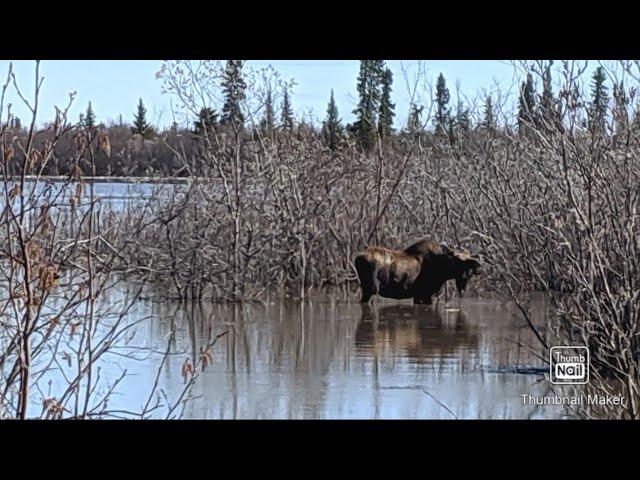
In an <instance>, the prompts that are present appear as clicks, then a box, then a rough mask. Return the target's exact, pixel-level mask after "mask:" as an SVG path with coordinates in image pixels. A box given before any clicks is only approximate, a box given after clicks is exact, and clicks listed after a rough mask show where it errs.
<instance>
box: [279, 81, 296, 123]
mask: <svg viewBox="0 0 640 480" xmlns="http://www.w3.org/2000/svg"><path fill="white" fill-rule="evenodd" d="M280 125H281V126H282V129H283V130H285V131H288V132H290V131H292V130H293V109H292V108H291V101H290V99H289V89H288V88H285V89H284V98H283V100H282V112H281V113H280Z"/></svg>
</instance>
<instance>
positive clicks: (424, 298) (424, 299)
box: [413, 294, 432, 305]
mask: <svg viewBox="0 0 640 480" xmlns="http://www.w3.org/2000/svg"><path fill="white" fill-rule="evenodd" d="M413 304H414V305H431V304H432V298H431V294H428V295H420V296H416V297H413Z"/></svg>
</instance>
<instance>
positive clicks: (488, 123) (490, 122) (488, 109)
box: [482, 95, 496, 130]
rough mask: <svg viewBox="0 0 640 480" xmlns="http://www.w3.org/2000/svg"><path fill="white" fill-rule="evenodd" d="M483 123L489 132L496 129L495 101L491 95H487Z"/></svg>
mask: <svg viewBox="0 0 640 480" xmlns="http://www.w3.org/2000/svg"><path fill="white" fill-rule="evenodd" d="M482 123H483V125H484V126H485V127H486V128H488V129H489V130H494V129H495V128H496V116H495V113H494V111H493V101H492V100H491V95H487V98H486V100H485V102H484V121H483V122H482Z"/></svg>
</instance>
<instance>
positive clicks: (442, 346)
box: [355, 304, 479, 363]
mask: <svg viewBox="0 0 640 480" xmlns="http://www.w3.org/2000/svg"><path fill="white" fill-rule="evenodd" d="M361 307H362V317H361V320H360V323H359V324H358V327H357V330H356V335H355V347H356V352H360V353H361V352H363V351H373V350H378V351H382V350H384V349H386V348H390V349H391V353H392V354H393V356H394V357H397V356H402V357H405V358H409V359H411V360H412V361H414V362H416V363H422V362H428V361H429V360H432V359H434V358H448V357H453V356H461V354H462V353H463V352H464V354H466V355H468V354H476V353H477V350H478V344H479V340H478V333H477V331H476V328H474V327H473V326H471V325H470V324H469V323H468V322H467V318H466V316H465V314H464V313H462V311H460V310H456V311H447V310H444V311H443V312H442V313H441V312H440V311H438V310H436V309H432V308H431V307H428V306H423V305H402V304H398V305H385V306H382V307H375V306H371V305H369V304H362V305H361Z"/></svg>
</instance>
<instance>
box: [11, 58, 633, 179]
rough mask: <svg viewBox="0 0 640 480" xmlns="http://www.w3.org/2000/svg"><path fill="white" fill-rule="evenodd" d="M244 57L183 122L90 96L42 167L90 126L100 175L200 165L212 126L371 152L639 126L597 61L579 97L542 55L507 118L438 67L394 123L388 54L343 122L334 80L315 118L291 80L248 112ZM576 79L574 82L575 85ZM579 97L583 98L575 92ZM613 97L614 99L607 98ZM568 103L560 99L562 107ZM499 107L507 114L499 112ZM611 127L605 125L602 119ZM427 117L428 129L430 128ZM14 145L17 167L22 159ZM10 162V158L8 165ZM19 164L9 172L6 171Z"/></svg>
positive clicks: (56, 164)
mask: <svg viewBox="0 0 640 480" xmlns="http://www.w3.org/2000/svg"><path fill="white" fill-rule="evenodd" d="M244 66H245V62H243V61H241V60H229V61H227V62H226V64H225V66H224V69H223V70H222V72H221V75H220V81H219V85H218V86H217V87H213V88H214V89H215V88H217V89H218V90H219V92H220V93H221V96H222V100H221V101H220V104H219V108H216V106H214V105H206V106H202V107H200V109H199V111H198V112H197V114H195V115H194V118H193V120H192V121H191V126H190V127H188V128H185V127H180V126H179V125H178V124H177V123H176V122H175V121H174V122H173V124H172V125H171V126H170V127H169V128H165V129H163V130H159V129H157V128H155V127H154V126H153V125H152V124H151V123H150V122H149V120H148V118H147V109H146V107H145V105H144V103H143V100H142V99H140V100H139V102H138V105H137V109H136V111H135V113H134V115H133V117H132V121H131V123H130V124H127V123H125V122H123V119H122V115H120V116H119V119H118V121H116V122H111V123H110V124H109V125H105V124H104V123H99V122H98V120H97V115H96V112H95V111H94V109H93V107H92V104H91V102H89V104H88V106H87V108H86V111H85V112H84V113H82V114H81V115H80V116H79V119H78V122H77V124H75V126H74V128H72V129H70V130H69V131H68V132H66V133H65V134H64V135H63V138H62V139H61V140H60V141H59V142H58V144H57V146H56V151H55V152H54V159H53V161H52V162H49V164H48V165H47V168H45V169H44V171H43V174H45V175H67V174H69V172H70V170H69V167H70V163H69V162H68V161H67V160H68V158H70V157H72V152H71V149H72V147H73V138H74V136H77V134H78V132H79V131H88V132H90V133H91V134H92V135H93V137H94V138H96V137H97V136H99V135H100V134H105V135H106V136H107V137H108V138H109V140H110V143H111V150H110V155H106V154H103V155H101V156H100V157H99V158H97V159H96V162H95V168H96V174H97V175H104V176H160V177H161V176H187V175H193V174H198V173H201V172H198V171H197V170H196V171H194V170H193V168H191V169H190V168H185V165H184V164H183V163H181V161H180V159H181V158H182V157H184V155H176V149H177V148H180V149H181V150H182V153H190V152H192V153H193V154H194V155H196V156H197V151H198V149H199V148H200V144H201V142H202V141H203V138H204V137H207V136H209V135H217V134H225V133H226V134H239V135H242V136H243V137H244V138H246V139H248V140H256V139H257V137H259V136H260V135H277V136H280V137H283V136H284V137H286V136H287V135H298V136H300V135H302V136H305V135H308V134H310V135H312V136H314V137H315V138H317V139H318V140H319V141H321V142H323V144H324V145H325V147H326V148H328V149H329V150H330V151H332V152H336V151H338V150H339V149H340V148H345V147H346V148H348V147H353V148H357V149H358V150H359V151H360V152H362V153H364V154H367V153H369V152H371V151H372V150H374V149H375V148H377V147H378V146H379V145H380V146H381V145H382V144H387V143H393V142H394V141H395V140H396V139H397V138H399V137H402V136H406V135H411V136H416V135H418V136H420V135H433V136H434V137H435V138H440V139H444V140H447V141H449V142H452V143H453V142H455V141H456V140H457V139H458V138H459V137H461V136H464V135H465V134H468V132H469V131H471V130H472V129H475V130H477V129H484V130H489V131H492V130H498V129H500V130H501V131H504V132H507V133H510V132H512V131H515V133H517V134H519V135H523V136H530V135H533V134H534V132H535V131H539V130H542V131H545V132H551V131H555V130H557V129H564V128H569V129H571V131H574V129H577V130H579V131H588V132H590V133H591V134H592V135H596V136H597V135H600V136H603V135H607V134H608V133H611V134H612V135H615V134H616V132H619V131H626V129H627V127H632V128H638V127H640V116H639V115H637V114H636V115H635V116H634V118H632V119H630V118H629V108H630V103H631V98H632V97H635V90H633V89H631V90H628V89H627V88H625V85H624V82H623V81H619V82H614V85H613V89H612V93H610V88H609V87H608V86H607V75H606V73H605V70H604V68H603V67H602V66H599V67H597V68H596V69H595V70H594V72H593V75H592V78H591V91H590V98H589V99H588V101H587V105H583V103H584V100H583V96H581V94H580V93H579V92H577V91H566V90H565V89H560V90H559V91H558V92H554V91H553V79H552V66H553V61H549V62H546V64H545V65H544V67H543V71H542V72H541V74H540V75H539V77H540V78H541V80H542V81H541V83H542V88H541V91H540V92H538V91H537V90H536V85H535V82H534V77H533V74H532V72H531V71H529V72H527V73H526V77H525V78H524V80H523V81H522V82H521V84H520V86H519V92H518V104H517V112H515V118H514V121H513V122H509V121H508V116H507V115H505V114H504V112H497V107H496V103H495V98H494V97H493V96H492V95H491V94H488V95H486V96H485V97H484V98H483V99H482V105H481V107H480V108H477V109H476V110H477V112H479V113H476V115H474V117H475V121H474V118H472V115H471V105H469V104H468V103H465V102H463V101H462V100H460V99H458V101H457V104H456V105H452V95H451V92H450V89H449V87H448V85H447V81H446V79H445V77H444V75H443V74H442V73H440V74H439V75H438V76H437V79H436V81H435V88H434V90H433V95H432V98H429V99H428V101H430V102H431V104H430V105H429V108H428V109H427V108H426V107H427V105H425V104H420V103H419V102H414V101H412V102H411V105H410V106H409V114H408V118H407V121H406V123H405V125H404V126H403V127H402V128H400V129H396V128H394V119H395V117H396V113H395V109H396V105H395V104H394V103H393V102H392V93H393V88H394V85H393V83H394V78H393V73H392V71H391V69H390V68H388V67H387V65H386V63H385V61H384V60H362V61H360V69H359V73H358V77H357V79H356V91H357V95H358V101H357V105H356V108H355V109H354V110H353V112H352V113H353V114H354V116H355V119H354V121H353V122H352V123H350V124H345V123H344V122H343V120H342V119H341V117H340V112H339V110H338V107H337V104H336V101H335V95H334V91H333V89H332V90H331V91H330V95H329V100H328V104H327V109H326V115H325V118H324V120H323V121H322V123H321V124H320V125H314V124H313V123H312V122H309V121H305V120H304V119H296V118H295V116H294V113H293V105H292V96H291V91H290V90H291V89H290V87H288V86H286V85H285V86H284V87H282V88H281V90H282V91H281V92H280V93H281V95H280V96H281V100H280V102H279V103H280V105H279V109H278V108H276V101H275V97H276V94H277V92H276V90H277V86H272V85H267V87H266V89H265V91H264V93H263V94H262V97H261V99H260V103H261V105H260V109H259V110H260V112H259V118H258V119H257V120H256V118H255V115H252V116H251V118H250V119H249V118H247V108H246V106H245V102H246V99H247V90H248V88H249V86H248V84H247V80H246V79H245V75H244V72H243V69H244ZM574 88H575V87H574ZM578 98H580V102H579V101H578ZM611 100H613V102H612V101H611ZM562 105H564V107H562ZM583 106H585V107H586V109H585V110H586V113H587V117H586V118H583V119H581V120H580V121H578V120H577V119H576V118H575V117H576V116H575V115H574V114H573V113H574V112H575V111H578V110H580V109H581V108H582V107H583ZM426 110H428V111H429V112H431V111H432V112H433V115H429V116H430V117H432V118H427V119H425V118H423V117H424V114H425V111H426ZM500 113H502V115H503V121H502V122H500V121H499V117H500ZM609 118H610V119H611V122H610V125H611V128H607V125H608V119H609ZM429 124H431V125H432V127H433V128H432V129H431V128H429ZM4 128H7V129H8V130H10V131H12V133H13V134H14V135H16V138H21V137H23V136H26V134H27V131H26V128H25V126H24V125H23V124H22V123H21V121H20V118H18V117H15V116H12V117H10V118H9V120H8V122H6V125H4ZM49 129H50V126H45V128H44V129H43V130H42V131H41V132H39V135H37V137H36V142H40V143H42V144H43V143H45V142H46V141H48V140H49V138H48V137H49V136H50V135H49V134H48V130H49ZM20 161H21V160H20V158H19V155H16V157H15V158H14V162H13V164H12V166H13V167H15V168H17V166H18V165H19V164H20ZM10 169H11V167H10ZM11 173H15V172H11Z"/></svg>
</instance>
